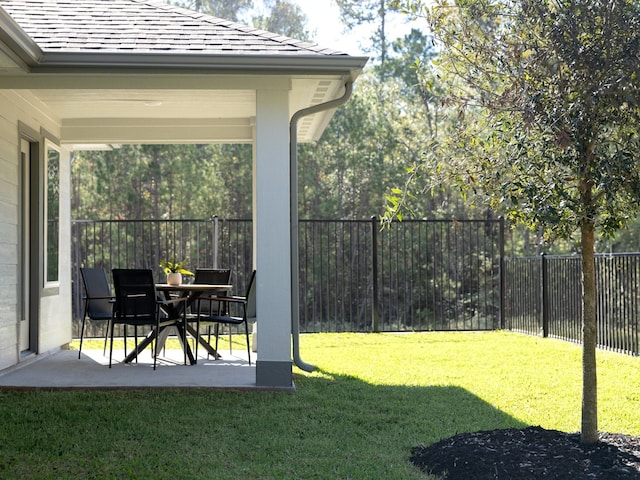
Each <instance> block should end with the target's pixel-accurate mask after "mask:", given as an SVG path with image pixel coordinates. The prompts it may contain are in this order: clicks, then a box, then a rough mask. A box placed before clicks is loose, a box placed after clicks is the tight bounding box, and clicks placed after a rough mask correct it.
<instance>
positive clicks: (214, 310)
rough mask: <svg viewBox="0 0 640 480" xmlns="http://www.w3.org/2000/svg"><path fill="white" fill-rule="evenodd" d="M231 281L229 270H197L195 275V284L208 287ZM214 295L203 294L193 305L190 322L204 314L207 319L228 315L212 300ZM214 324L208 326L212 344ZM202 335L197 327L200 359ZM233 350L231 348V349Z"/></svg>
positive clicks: (196, 356) (196, 341)
mask: <svg viewBox="0 0 640 480" xmlns="http://www.w3.org/2000/svg"><path fill="white" fill-rule="evenodd" d="M230 281H231V270H230V269H228V268H197V269H196V273H195V275H194V279H193V283H202V284H207V285H228V284H229V283H230ZM228 293H229V292H218V294H224V295H226V294H228ZM211 296H212V294H211V293H210V292H208V293H202V294H200V295H199V296H198V297H197V298H196V299H195V301H194V302H193V303H192V304H191V314H190V315H188V316H187V321H188V322H191V323H193V322H196V323H197V317H198V314H203V315H204V316H206V317H210V316H212V315H214V314H215V315H217V314H219V313H226V312H224V311H221V308H222V307H223V306H224V305H219V302H217V301H214V300H211V299H210V297H211ZM213 325H214V324H213V323H209V324H208V325H207V326H208V327H209V328H208V331H207V342H208V343H209V344H210V343H211V327H212V326H213ZM199 335H200V326H199V325H198V326H197V327H196V338H195V347H194V350H195V358H196V359H197V358H198V336H199ZM229 345H230V346H231V328H229ZM230 348H231V347H230Z"/></svg>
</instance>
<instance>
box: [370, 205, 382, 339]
mask: <svg viewBox="0 0 640 480" xmlns="http://www.w3.org/2000/svg"><path fill="white" fill-rule="evenodd" d="M371 276H372V283H373V305H372V309H371V324H372V325H371V327H372V330H373V331H374V332H378V331H379V326H378V322H379V320H380V312H379V310H378V301H379V299H378V217H376V216H375V215H374V216H372V217H371Z"/></svg>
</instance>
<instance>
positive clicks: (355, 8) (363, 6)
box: [336, 0, 390, 75]
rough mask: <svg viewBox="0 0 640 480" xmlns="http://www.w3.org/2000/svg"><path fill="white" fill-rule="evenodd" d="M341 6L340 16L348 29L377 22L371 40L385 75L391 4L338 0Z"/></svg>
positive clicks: (371, 0)
mask: <svg viewBox="0 0 640 480" xmlns="http://www.w3.org/2000/svg"><path fill="white" fill-rule="evenodd" d="M336 3H337V5H338V8H340V18H341V20H342V22H343V23H344V24H345V26H346V28H347V29H352V28H353V27H355V26H357V25H363V24H369V23H377V26H376V30H375V32H374V34H373V36H372V37H371V38H370V40H371V49H372V50H374V51H376V50H377V51H378V53H379V58H380V64H381V65H382V67H383V69H382V70H381V71H380V73H381V74H382V75H384V66H385V64H386V60H387V50H388V43H389V42H388V39H387V29H386V25H387V13H388V12H389V8H390V7H389V6H388V1H387V0H336Z"/></svg>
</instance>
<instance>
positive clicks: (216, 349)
mask: <svg viewBox="0 0 640 480" xmlns="http://www.w3.org/2000/svg"><path fill="white" fill-rule="evenodd" d="M214 335H215V337H216V347H215V351H216V354H217V353H218V338H219V336H220V324H219V323H216V326H215V330H214ZM219 357H220V355H216V358H214V360H217V359H218V358H219Z"/></svg>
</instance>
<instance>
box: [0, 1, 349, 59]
mask: <svg viewBox="0 0 640 480" xmlns="http://www.w3.org/2000/svg"><path fill="white" fill-rule="evenodd" d="M0 7H2V8H3V9H4V10H5V11H6V12H7V13H8V14H9V15H10V16H11V17H12V18H13V19H14V20H15V22H16V23H17V24H18V25H19V26H20V27H21V28H22V29H23V30H24V31H25V33H27V34H28V35H29V36H30V37H31V38H32V39H33V41H34V42H35V43H36V44H37V45H38V46H39V47H40V48H41V49H42V51H43V52H44V53H54V52H61V53H62V52H64V53H71V52H104V53H164V54H173V53H176V54H181V53H191V54H198V53H203V54H208V55H243V54H246V55H288V56H289V55H294V56H295V55H304V56H309V55H311V56H316V55H317V56H327V55H328V56H333V55H346V54H345V53H343V52H339V51H336V50H331V49H325V48H321V47H319V46H318V45H316V44H312V43H307V42H302V41H299V40H295V39H292V38H289V37H284V36H281V35H276V34H273V33H270V32H265V31H264V30H259V29H255V28H252V27H248V26H245V25H241V24H238V23H234V22H230V21H228V20H223V19H221V18H217V17H213V16H210V15H205V14H202V13H198V12H193V11H190V10H186V9H183V8H179V7H175V6H171V5H168V4H164V3H161V2H159V1H157V0H0Z"/></svg>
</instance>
